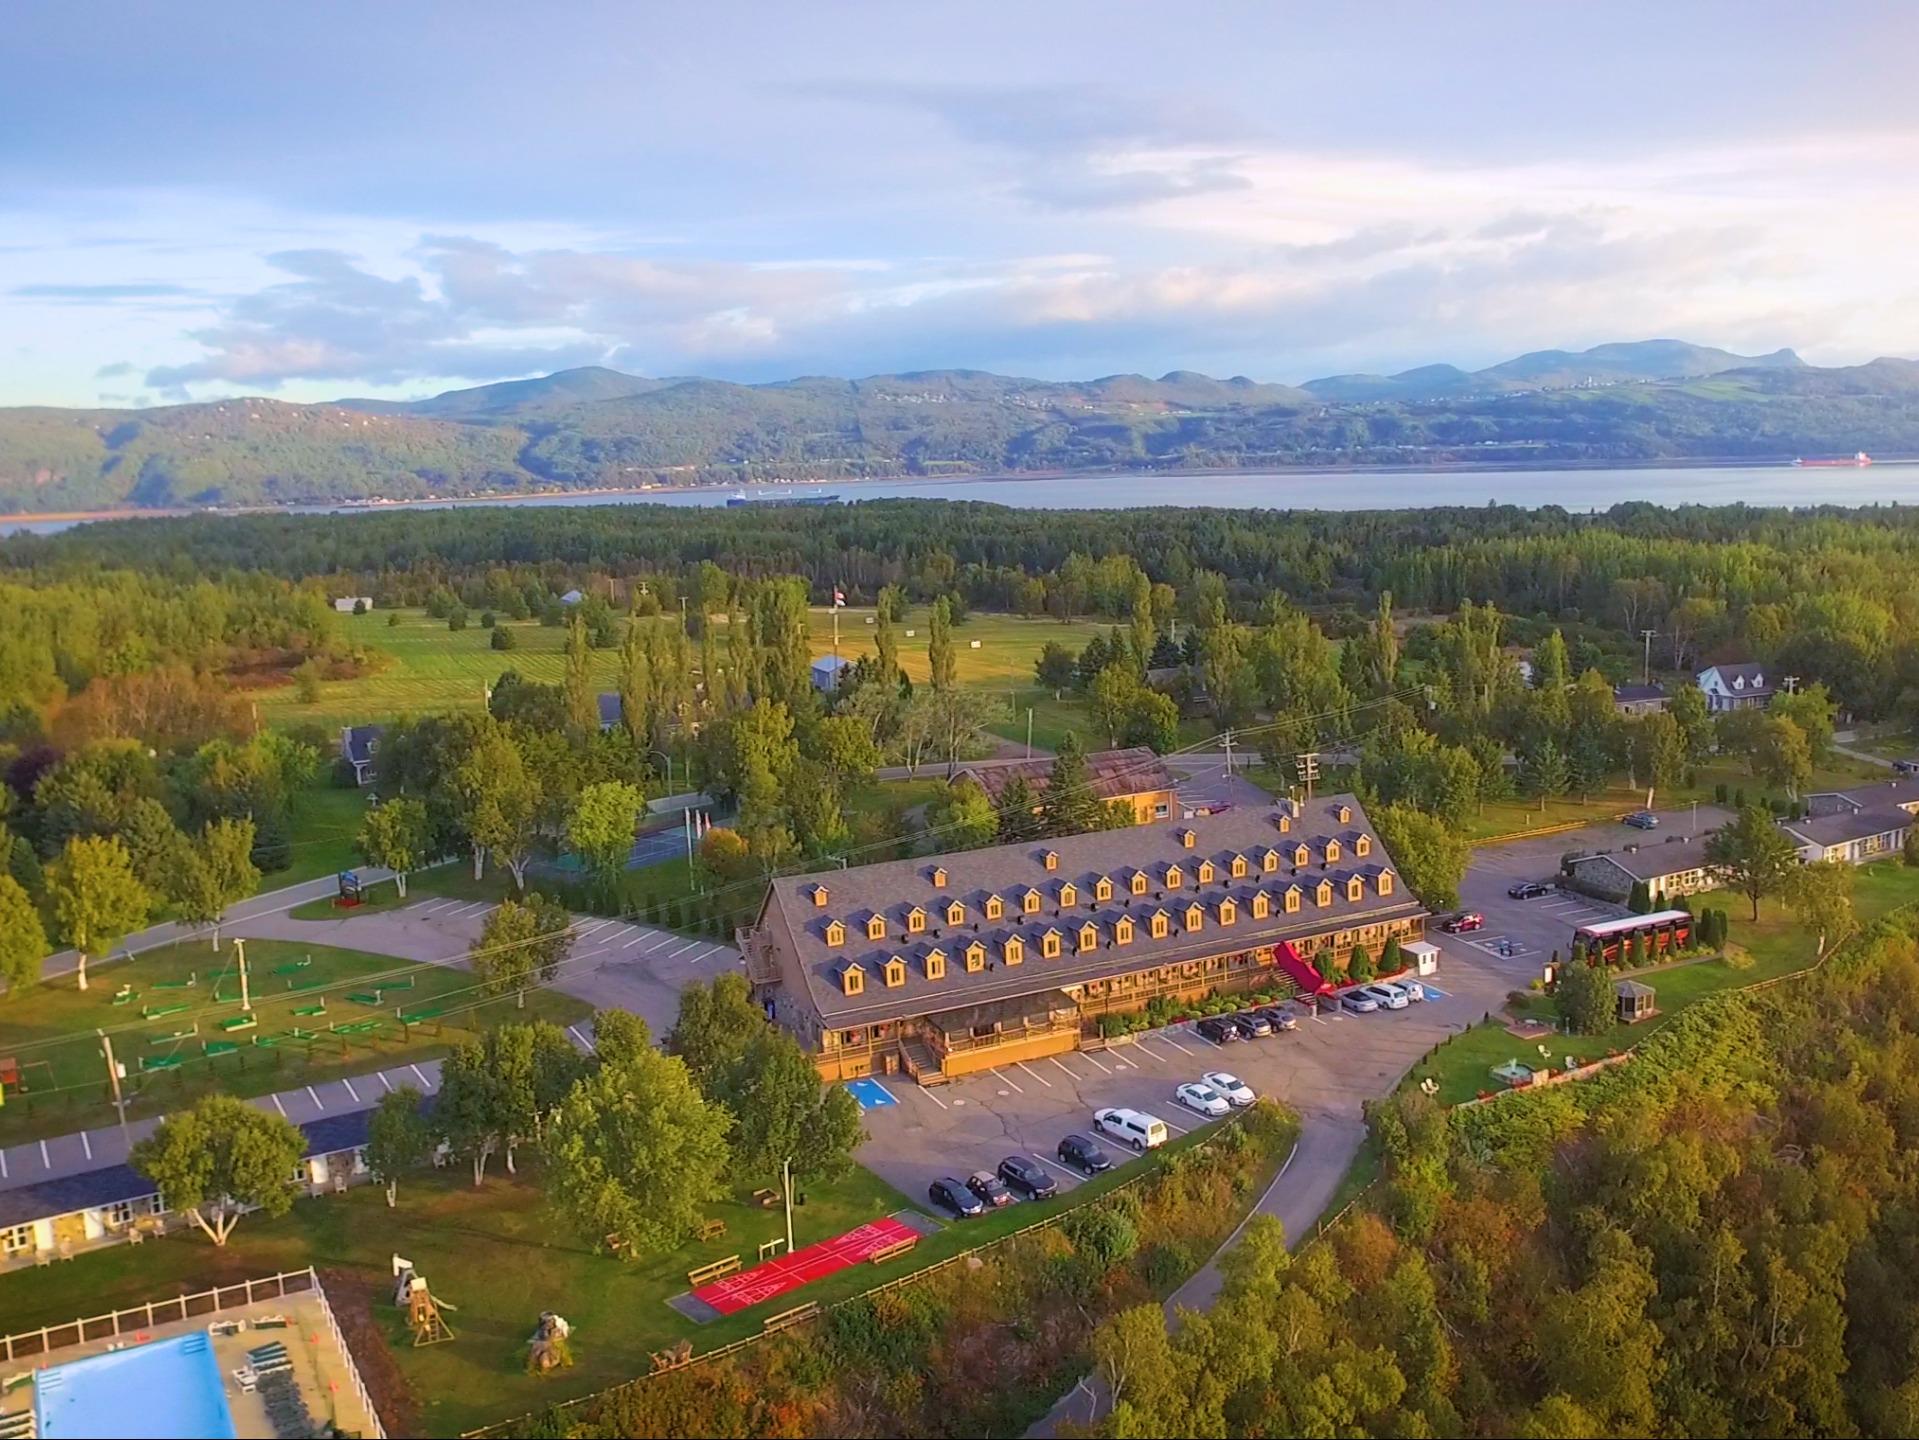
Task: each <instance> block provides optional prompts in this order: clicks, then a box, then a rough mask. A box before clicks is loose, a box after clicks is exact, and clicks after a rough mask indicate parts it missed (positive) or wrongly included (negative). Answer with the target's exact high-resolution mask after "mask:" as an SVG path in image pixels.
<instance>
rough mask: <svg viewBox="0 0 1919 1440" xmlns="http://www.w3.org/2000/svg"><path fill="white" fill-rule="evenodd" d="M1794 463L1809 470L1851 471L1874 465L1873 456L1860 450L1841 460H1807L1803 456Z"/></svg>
mask: <svg viewBox="0 0 1919 1440" xmlns="http://www.w3.org/2000/svg"><path fill="white" fill-rule="evenodd" d="M1792 463H1793V464H1795V465H1799V466H1802V467H1804V468H1805V469H1807V470H1839V469H1846V470H1850V469H1852V468H1853V467H1854V466H1855V465H1860V466H1863V465H1870V464H1872V456H1870V455H1868V454H1867V453H1866V452H1865V451H1863V450H1859V451H1855V452H1854V453H1853V454H1851V455H1848V456H1846V457H1845V458H1844V459H1841V460H1807V459H1805V458H1804V457H1803V456H1802V457H1800V458H1799V459H1797V460H1795V461H1793V462H1792Z"/></svg>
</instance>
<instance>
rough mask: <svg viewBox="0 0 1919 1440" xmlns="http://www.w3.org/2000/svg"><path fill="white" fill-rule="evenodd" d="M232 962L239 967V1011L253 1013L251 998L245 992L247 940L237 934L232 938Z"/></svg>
mask: <svg viewBox="0 0 1919 1440" xmlns="http://www.w3.org/2000/svg"><path fill="white" fill-rule="evenodd" d="M233 963H234V964H236V965H238V966H239V967H240V1013H241V1014H242V1015H251V1014H252V1013H253V998H252V997H251V996H250V995H248V994H247V942H246V941H244V940H242V939H241V938H240V937H239V936H237V935H236V936H234V938H233Z"/></svg>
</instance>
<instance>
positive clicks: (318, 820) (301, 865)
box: [259, 783, 366, 892]
mask: <svg viewBox="0 0 1919 1440" xmlns="http://www.w3.org/2000/svg"><path fill="white" fill-rule="evenodd" d="M289 809H290V812H291V813H290V814H289V816H288V820H289V822H290V827H291V830H292V834H293V864H292V866H291V867H290V868H289V869H286V870H276V871H274V872H273V873H272V874H270V875H262V876H261V877H260V887H259V888H260V890H261V891H262V892H264V891H267V890H278V889H280V888H281V887H282V886H285V885H298V884H299V883H300V882H301V881H303V880H317V879H319V878H320V877H321V876H322V875H337V874H339V873H340V871H342V870H351V869H352V868H353V867H354V866H355V865H357V864H359V863H360V856H359V852H358V851H357V850H356V849H355V848H354V844H353V840H354V837H355V836H356V835H358V834H359V833H360V822H361V820H362V819H363V818H364V817H365V815H366V792H365V791H364V790H346V789H342V788H340V787H339V786H334V785H327V784H325V783H322V784H320V785H316V786H314V787H313V788H312V789H309V790H302V791H300V792H299V793H298V794H296V795H295V796H294V797H293V801H292V804H291V806H290V807H289Z"/></svg>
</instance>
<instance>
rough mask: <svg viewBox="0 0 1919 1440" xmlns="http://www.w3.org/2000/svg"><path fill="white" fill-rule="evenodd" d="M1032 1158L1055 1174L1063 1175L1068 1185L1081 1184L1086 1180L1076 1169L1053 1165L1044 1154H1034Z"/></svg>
mask: <svg viewBox="0 0 1919 1440" xmlns="http://www.w3.org/2000/svg"><path fill="white" fill-rule="evenodd" d="M1033 1158H1034V1159H1035V1160H1037V1161H1039V1163H1040V1164H1042V1165H1044V1166H1045V1167H1046V1168H1047V1169H1048V1170H1051V1171H1052V1172H1053V1173H1054V1174H1055V1175H1064V1176H1065V1177H1066V1181H1067V1183H1068V1184H1070V1185H1082V1184H1084V1183H1085V1182H1086V1177H1085V1176H1084V1175H1081V1174H1080V1173H1079V1172H1078V1171H1076V1170H1068V1169H1067V1168H1066V1167H1065V1166H1064V1165H1055V1164H1054V1163H1053V1162H1052V1161H1051V1160H1048V1159H1047V1158H1046V1157H1045V1156H1044V1155H1035V1156H1033Z"/></svg>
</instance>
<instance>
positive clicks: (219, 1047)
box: [200, 1040, 240, 1056]
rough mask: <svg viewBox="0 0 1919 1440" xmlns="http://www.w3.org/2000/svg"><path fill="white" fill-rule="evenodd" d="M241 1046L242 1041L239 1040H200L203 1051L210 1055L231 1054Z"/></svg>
mask: <svg viewBox="0 0 1919 1440" xmlns="http://www.w3.org/2000/svg"><path fill="white" fill-rule="evenodd" d="M239 1048H240V1042H239V1041H237V1040H203V1041H201V1042H200V1051H201V1053H202V1054H204V1055H208V1056H213V1055H231V1054H233V1052H234V1051H236V1050H238V1049H239Z"/></svg>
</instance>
